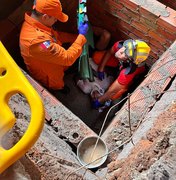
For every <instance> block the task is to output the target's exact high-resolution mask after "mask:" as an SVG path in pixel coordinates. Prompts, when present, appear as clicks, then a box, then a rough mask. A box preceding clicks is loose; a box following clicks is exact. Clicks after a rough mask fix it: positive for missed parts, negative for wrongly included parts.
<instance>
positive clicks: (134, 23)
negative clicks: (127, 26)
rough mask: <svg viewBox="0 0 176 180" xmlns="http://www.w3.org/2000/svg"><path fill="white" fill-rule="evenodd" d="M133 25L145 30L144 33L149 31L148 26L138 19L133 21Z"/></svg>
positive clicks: (142, 30)
mask: <svg viewBox="0 0 176 180" xmlns="http://www.w3.org/2000/svg"><path fill="white" fill-rule="evenodd" d="M131 25H132V26H133V27H134V28H136V29H137V30H139V31H141V32H143V33H144V34H147V33H148V28H146V26H145V25H144V24H141V23H140V22H138V21H134V20H133V21H132V22H131Z"/></svg>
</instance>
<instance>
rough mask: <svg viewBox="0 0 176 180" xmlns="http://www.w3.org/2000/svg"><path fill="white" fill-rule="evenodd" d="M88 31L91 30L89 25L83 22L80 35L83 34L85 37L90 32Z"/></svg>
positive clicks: (80, 25) (80, 26)
mask: <svg viewBox="0 0 176 180" xmlns="http://www.w3.org/2000/svg"><path fill="white" fill-rule="evenodd" d="M88 29H89V27H88V23H83V22H81V23H80V24H79V27H78V31H79V34H82V35H84V36H85V35H86V34H87V32H88Z"/></svg>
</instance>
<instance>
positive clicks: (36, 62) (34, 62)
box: [20, 13, 86, 90]
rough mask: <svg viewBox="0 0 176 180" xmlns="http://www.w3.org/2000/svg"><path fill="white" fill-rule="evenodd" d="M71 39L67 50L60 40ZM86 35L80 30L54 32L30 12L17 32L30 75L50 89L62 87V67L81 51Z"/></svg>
mask: <svg viewBox="0 0 176 180" xmlns="http://www.w3.org/2000/svg"><path fill="white" fill-rule="evenodd" d="M65 42H73V44H72V45H71V46H70V47H69V48H68V49H67V50H66V49H64V48H63V47H62V43H65ZM85 43H86V38H85V37H84V36H83V35H81V34H79V35H78V36H76V38H75V36H72V35H71V34H69V33H64V32H62V33H56V32H54V31H53V30H52V29H51V28H49V27H47V26H44V25H43V24H41V23H40V22H38V21H37V20H35V19H34V18H32V17H30V14H28V13H26V14H25V22H24V23H23V25H22V29H21V33H20V49H21V55H22V57H23V59H24V62H25V64H26V66H27V69H28V70H29V72H30V74H31V76H32V77H34V78H35V79H36V80H38V81H39V82H41V83H42V84H43V85H44V86H46V87H49V88H51V89H55V90H56V89H62V88H63V86H64V81H63V77H64V71H65V70H66V69H67V68H68V67H69V66H71V65H72V64H73V63H74V62H75V61H76V59H77V58H78V57H79V56H80V55H81V52H82V46H83V45H84V44H85Z"/></svg>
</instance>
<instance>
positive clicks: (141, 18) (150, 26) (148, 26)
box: [139, 16, 158, 30]
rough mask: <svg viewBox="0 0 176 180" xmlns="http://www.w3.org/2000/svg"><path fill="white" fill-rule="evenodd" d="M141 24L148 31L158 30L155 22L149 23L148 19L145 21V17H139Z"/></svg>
mask: <svg viewBox="0 0 176 180" xmlns="http://www.w3.org/2000/svg"><path fill="white" fill-rule="evenodd" d="M139 21H140V22H141V23H142V24H145V26H146V27H147V28H148V29H154V30H155V29H157V28H158V25H157V24H156V22H152V21H150V20H149V19H147V18H146V17H144V16H141V17H140V20H139Z"/></svg>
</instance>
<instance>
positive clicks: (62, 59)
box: [29, 34, 86, 66]
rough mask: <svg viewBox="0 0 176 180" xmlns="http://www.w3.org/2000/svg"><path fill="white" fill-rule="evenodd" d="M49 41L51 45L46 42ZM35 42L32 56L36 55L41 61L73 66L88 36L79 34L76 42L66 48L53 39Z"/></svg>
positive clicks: (31, 50) (31, 52) (31, 49)
mask: <svg viewBox="0 0 176 180" xmlns="http://www.w3.org/2000/svg"><path fill="white" fill-rule="evenodd" d="M45 42H49V44H50V45H49V46H47V47H46V46H45V45H44V43H45ZM45 42H41V43H38V44H34V45H32V46H31V47H30V50H29V51H30V52H29V53H30V56H34V57H35V58H36V59H38V60H39V61H45V62H48V63H53V64H59V65H63V66H71V65H72V64H73V63H74V62H75V61H76V59H77V58H78V57H79V56H80V55H81V53H82V47H83V45H84V44H85V43H86V38H85V37H84V36H83V35H82V34H79V35H78V36H77V38H76V40H75V42H74V43H73V44H72V45H71V46H70V47H69V48H68V49H67V50H66V49H65V48H63V47H62V46H60V45H59V44H57V43H53V42H51V41H46V40H45Z"/></svg>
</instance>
